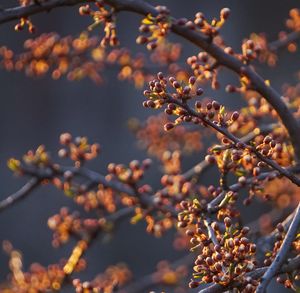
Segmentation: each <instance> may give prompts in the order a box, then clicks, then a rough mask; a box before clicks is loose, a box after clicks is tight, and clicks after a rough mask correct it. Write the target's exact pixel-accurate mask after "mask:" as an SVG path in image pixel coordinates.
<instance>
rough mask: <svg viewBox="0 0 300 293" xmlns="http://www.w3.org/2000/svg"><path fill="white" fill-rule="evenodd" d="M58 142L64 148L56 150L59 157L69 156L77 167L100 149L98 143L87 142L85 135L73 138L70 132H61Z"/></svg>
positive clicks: (96, 154)
mask: <svg viewBox="0 0 300 293" xmlns="http://www.w3.org/2000/svg"><path fill="white" fill-rule="evenodd" d="M60 143H61V144H62V145H63V146H64V148H62V149H60V150H59V151H58V155H59V156H60V157H61V158H70V159H71V160H72V161H74V162H75V165H76V166H77V167H79V166H81V165H82V164H83V163H84V162H85V161H89V160H92V159H94V158H96V157H97V156H98V154H99V151H100V146H99V144H97V143H94V144H89V143H88V140H87V138H86V137H76V138H74V139H73V137H72V135H71V134H70V133H63V134H61V136H60Z"/></svg>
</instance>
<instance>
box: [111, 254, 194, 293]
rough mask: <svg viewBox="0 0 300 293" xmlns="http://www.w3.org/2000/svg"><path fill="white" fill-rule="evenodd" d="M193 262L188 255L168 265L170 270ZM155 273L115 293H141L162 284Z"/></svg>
mask: <svg viewBox="0 0 300 293" xmlns="http://www.w3.org/2000/svg"><path fill="white" fill-rule="evenodd" d="M193 262H194V255H193V254H189V255H186V256H184V257H183V258H180V259H178V260H177V261H175V262H173V263H171V264H170V268H171V269H176V268H178V267H179V266H181V265H185V266H190V265H192V264H193ZM157 274H158V273H157V272H154V273H151V274H149V275H146V276H144V277H142V278H141V279H139V280H137V281H135V282H134V283H132V284H130V285H128V286H127V287H124V288H122V289H120V290H118V291H117V293H141V292H146V290H147V289H150V288H152V287H153V286H156V285H159V284H161V283H163V280H161V278H159V276H157Z"/></svg>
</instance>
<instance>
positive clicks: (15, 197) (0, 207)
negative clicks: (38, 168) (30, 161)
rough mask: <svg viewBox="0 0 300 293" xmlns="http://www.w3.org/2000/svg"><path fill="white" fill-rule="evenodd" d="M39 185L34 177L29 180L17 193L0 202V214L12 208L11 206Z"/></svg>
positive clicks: (38, 180) (38, 181)
mask: <svg viewBox="0 0 300 293" xmlns="http://www.w3.org/2000/svg"><path fill="white" fill-rule="evenodd" d="M39 184H40V179H38V178H36V177H34V178H31V179H30V180H29V181H28V182H27V183H26V184H25V185H24V186H23V187H22V188H21V189H19V190H18V191H17V192H15V193H13V194H11V195H10V196H8V197H7V198H6V199H4V200H2V201H1V202H0V212H1V211H3V210H4V209H6V208H8V207H10V206H12V205H13V204H15V203H16V202H18V201H20V200H21V199H24V198H25V197H26V196H27V195H29V194H30V192H31V191H33V190H34V189H35V188H36V187H37V186H38V185H39Z"/></svg>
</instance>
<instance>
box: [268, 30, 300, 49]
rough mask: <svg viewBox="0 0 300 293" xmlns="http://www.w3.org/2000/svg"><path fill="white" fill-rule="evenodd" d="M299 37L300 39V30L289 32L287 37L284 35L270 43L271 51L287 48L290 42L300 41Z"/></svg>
mask: <svg viewBox="0 0 300 293" xmlns="http://www.w3.org/2000/svg"><path fill="white" fill-rule="evenodd" d="M299 39H300V30H299V31H294V32H291V33H289V34H287V35H286V36H285V37H283V38H282V39H279V40H277V41H274V42H271V43H269V46H268V47H269V49H270V50H271V51H277V50H280V49H282V48H285V47H286V46H287V45H288V44H290V43H293V42H296V41H298V40H299Z"/></svg>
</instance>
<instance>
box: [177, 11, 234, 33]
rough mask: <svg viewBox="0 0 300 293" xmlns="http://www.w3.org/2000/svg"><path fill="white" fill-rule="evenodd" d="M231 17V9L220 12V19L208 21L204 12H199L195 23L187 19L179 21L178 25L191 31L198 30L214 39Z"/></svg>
mask: <svg viewBox="0 0 300 293" xmlns="http://www.w3.org/2000/svg"><path fill="white" fill-rule="evenodd" d="M229 15H230V9H229V8H223V9H221V11H220V18H219V19H217V18H213V19H212V20H211V21H208V20H207V18H206V17H205V15H204V14H203V13H202V12H197V13H196V15H195V19H194V21H188V20H187V19H185V18H180V19H178V21H177V24H178V25H182V26H185V27H187V28H189V29H191V30H197V31H200V32H202V33H203V34H205V35H207V36H209V37H211V38H213V37H215V36H217V35H218V34H219V30H220V28H221V27H222V26H223V25H224V24H225V22H226V20H227V19H228V17H229Z"/></svg>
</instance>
